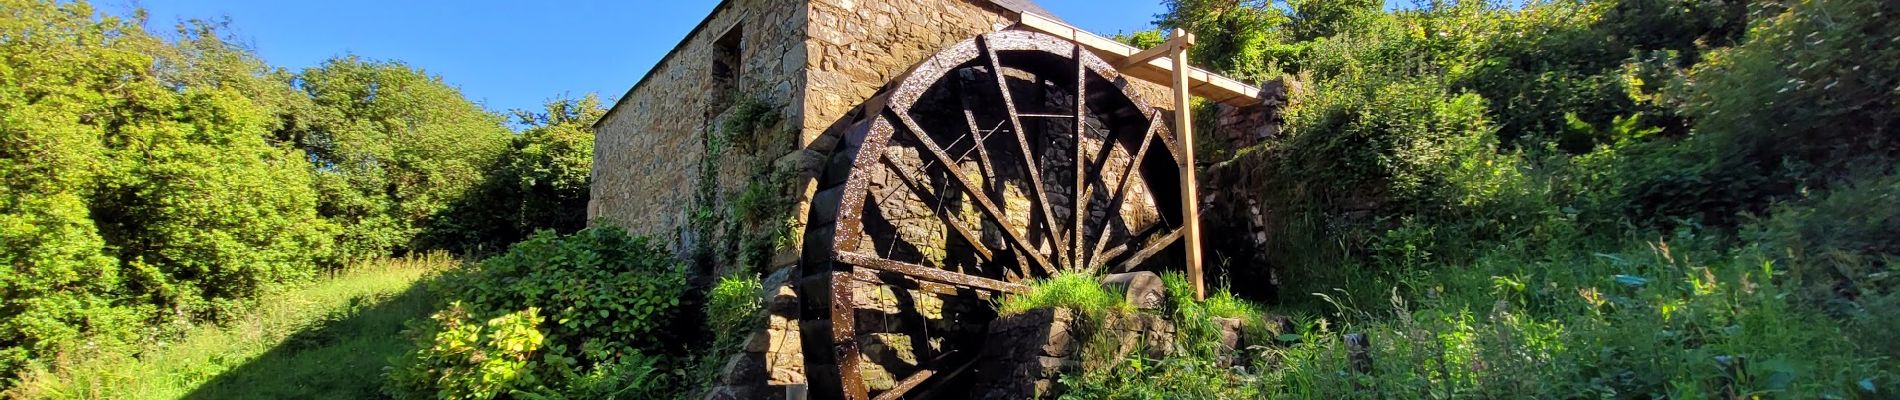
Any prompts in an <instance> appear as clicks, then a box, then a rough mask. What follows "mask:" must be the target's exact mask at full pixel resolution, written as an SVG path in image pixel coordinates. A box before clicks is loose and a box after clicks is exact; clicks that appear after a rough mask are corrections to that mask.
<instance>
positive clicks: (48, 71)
mask: <svg viewBox="0 0 1900 400" xmlns="http://www.w3.org/2000/svg"><path fill="white" fill-rule="evenodd" d="M143 18H144V16H143V14H142V12H141V13H139V14H135V15H129V16H126V15H109V14H101V13H98V12H96V11H95V10H94V9H93V7H92V6H91V5H90V4H87V3H86V2H83V1H61V2H52V1H37V0H0V265H6V266H7V268H4V269H0V388H6V387H9V386H12V385H13V384H15V383H17V382H18V381H17V379H16V377H17V373H19V372H21V371H25V370H28V369H59V368H63V366H62V365H61V364H63V363H66V362H67V361H70V360H85V359H94V358H112V357H119V356H124V355H134V354H139V355H152V356H156V355H154V354H155V353H152V352H153V351H155V350H151V349H155V348H160V347H163V345H166V344H168V343H169V342H170V341H172V340H173V339H175V338H178V337H179V336H180V334H182V333H186V332H187V331H190V330H191V329H194V328H191V327H194V326H199V325H200V324H202V323H220V322H222V323H237V322H239V320H238V319H237V318H239V316H241V315H245V314H244V313H245V312H244V310H246V309H249V308H251V307H252V305H254V304H256V301H257V299H259V298H262V297H265V296H271V295H273V294H276V293H281V292H283V291H284V290H288V289H289V288H293V287H297V286H299V285H303V284H307V283H310V282H312V281H314V280H317V278H318V277H320V276H325V275H329V274H335V273H337V272H339V271H341V270H342V269H343V268H344V266H346V265H351V264H352V263H356V262H361V261H364V260H374V259H380V258H384V257H389V256H392V255H400V254H408V253H413V252H419V251H424V250H436V249H440V250H448V251H452V252H456V253H467V254H481V253H491V252H495V251H498V250H499V249H500V248H501V247H502V246H504V245H506V244H508V243H511V242H514V241H516V240H519V239H521V238H523V237H526V236H527V235H528V234H529V233H532V232H534V231H535V230H537V229H555V230H560V231H564V232H567V231H574V230H577V229H579V228H580V227H581V226H582V225H583V221H582V219H583V218H584V214H585V205H584V202H585V201H586V188H587V174H588V170H589V168H590V163H591V157H592V152H593V149H592V146H593V134H592V132H591V131H589V130H587V129H586V128H585V126H586V124H587V123H591V121H592V120H593V118H594V117H595V116H598V115H599V114H600V113H601V112H602V110H601V106H600V104H599V102H598V101H597V100H595V99H594V98H593V97H591V96H589V97H586V98H582V99H572V100H556V101H553V102H551V103H550V104H549V105H548V107H547V109H546V110H544V111H542V110H537V111H517V112H515V116H516V117H517V119H519V120H520V121H519V123H520V124H519V126H521V127H522V130H521V131H519V132H511V131H510V130H509V128H508V127H507V125H505V123H504V118H503V117H502V116H501V115H498V114H495V113H492V112H489V111H487V110H484V109H483V108H482V107H480V106H478V105H476V104H474V103H472V102H470V101H469V100H468V99H466V98H465V97H463V95H462V94H461V93H460V91H459V90H457V89H456V88H454V87H452V86H450V85H448V84H446V83H444V82H443V81H442V79H441V78H440V77H437V76H434V75H430V74H428V73H426V72H425V71H423V70H421V69H417V68H414V67H411V66H409V65H406V64H403V63H401V62H397V61H380V60H368V59H363V58H360V57H356V56H351V55H344V56H339V57H336V58H334V59H331V60H329V61H327V62H324V63H322V64H321V65H318V66H315V67H311V68H306V69H304V70H301V71H290V70H286V69H283V68H271V67H269V66H266V65H265V64H264V63H263V62H262V61H261V60H259V59H258V58H257V57H256V56H255V55H254V54H253V53H252V52H250V51H249V50H247V49H245V48H242V47H239V46H237V45H235V44H233V43H234V41H232V40H229V39H228V38H227V37H226V36H225V34H224V29H225V28H224V27H223V26H222V25H221V24H218V23H211V22H205V21H189V22H185V23H181V24H179V25H177V26H176V29H175V30H172V31H167V32H148V31H146V30H145V29H144V28H142V27H143V26H145V25H146V21H144V20H143ZM63 360H64V361H63Z"/></svg>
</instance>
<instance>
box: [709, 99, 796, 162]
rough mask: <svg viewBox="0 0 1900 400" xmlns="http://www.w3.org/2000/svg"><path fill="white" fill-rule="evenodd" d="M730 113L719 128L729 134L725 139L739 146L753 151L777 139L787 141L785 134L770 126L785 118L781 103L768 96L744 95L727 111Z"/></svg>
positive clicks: (761, 148)
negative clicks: (781, 111) (767, 98)
mask: <svg viewBox="0 0 1900 400" xmlns="http://www.w3.org/2000/svg"><path fill="white" fill-rule="evenodd" d="M726 112H727V114H726V117H725V119H724V120H722V121H720V125H719V131H720V132H721V133H723V136H724V137H725V143H727V144H731V145H732V146H734V148H735V149H737V150H739V151H741V152H745V153H753V152H757V151H759V150H766V146H769V145H771V144H772V143H774V142H778V143H784V142H783V141H784V140H786V139H787V138H786V137H784V135H780V134H775V133H776V132H774V131H772V130H768V129H767V128H771V127H772V126H773V125H777V124H778V123H779V122H780V121H783V120H784V118H785V117H784V115H783V114H780V112H779V107H778V106H777V105H774V104H772V103H771V102H768V101H766V100H764V99H761V98H758V97H752V96H747V97H743V98H740V99H739V101H738V103H737V104H735V105H733V106H732V109H731V110H729V111H726Z"/></svg>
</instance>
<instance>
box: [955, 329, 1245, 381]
mask: <svg viewBox="0 0 1900 400" xmlns="http://www.w3.org/2000/svg"><path fill="white" fill-rule="evenodd" d="M1079 318H1080V317H1079V316H1077V315H1076V313H1075V312H1074V311H1072V310H1069V309H1066V308H1045V309H1036V310H1030V311H1028V312H1024V313H1022V314H1017V315H1011V316H1008V317H1003V318H999V319H997V320H996V322H992V323H990V327H989V339H988V346H987V347H985V348H984V349H983V355H982V356H981V357H982V358H981V359H980V360H979V361H978V364H977V368H976V371H975V373H976V375H977V378H976V381H975V382H974V387H973V388H972V389H971V396H970V397H971V398H975V399H1029V398H1055V397H1057V396H1059V395H1061V393H1062V392H1063V387H1062V386H1061V385H1060V382H1059V380H1058V378H1060V377H1061V376H1062V374H1065V373H1072V372H1078V371H1079V370H1080V368H1082V367H1083V362H1084V360H1085V359H1087V357H1107V359H1105V360H1097V361H1096V362H1100V363H1103V364H1102V365H1112V364H1114V363H1115V362H1116V361H1117V360H1121V359H1123V358H1124V357H1128V356H1140V357H1149V358H1161V357H1166V356H1167V355H1168V354H1170V353H1172V351H1173V348H1174V324H1173V323H1170V322H1168V320H1166V319H1163V318H1161V317H1160V316H1158V315H1152V314H1143V313H1133V314H1111V315H1110V316H1109V317H1108V319H1107V320H1106V321H1096V322H1095V323H1094V325H1095V326H1093V327H1088V326H1084V324H1085V322H1084V321H1081V320H1080V319H1079ZM1236 337H1238V335H1237V334H1236ZM1098 338H1099V339H1100V340H1097V339H1098ZM1091 342H1093V343H1096V344H1098V345H1106V346H1113V347H1112V348H1106V349H1091V350H1090V351H1096V350H1100V351H1105V354H1085V352H1084V351H1083V350H1084V345H1085V344H1090V343H1091ZM1136 351H1140V352H1141V354H1139V355H1136V354H1135V352H1136Z"/></svg>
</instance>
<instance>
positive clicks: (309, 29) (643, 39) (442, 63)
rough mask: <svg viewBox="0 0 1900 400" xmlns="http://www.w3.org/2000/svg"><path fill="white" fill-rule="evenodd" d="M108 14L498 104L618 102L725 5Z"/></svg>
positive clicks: (109, 7)
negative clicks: (388, 63)
mask: <svg viewBox="0 0 1900 400" xmlns="http://www.w3.org/2000/svg"><path fill="white" fill-rule="evenodd" d="M94 1H95V3H94V5H95V6H96V7H98V8H100V9H101V10H102V11H107V12H112V13H114V14H120V15H125V14H126V13H128V11H129V10H131V9H133V8H134V7H144V8H145V9H147V10H148V11H149V12H150V13H151V14H150V15H151V18H150V20H149V21H148V22H147V28H148V29H150V30H152V31H154V32H170V28H171V26H172V25H174V24H175V23H176V22H177V21H180V20H183V19H188V18H205V19H215V18H223V17H228V18H230V21H231V27H232V33H234V34H235V35H236V36H237V37H238V38H239V39H240V40H241V41H243V42H245V43H246V44H247V45H248V46H249V47H251V48H252V49H254V50H256V51H257V53H258V54H259V55H261V56H262V57H263V58H264V60H265V61H267V62H269V63H270V64H271V65H273V66H280V67H286V68H290V69H292V70H299V69H303V68H304V67H310V66H315V65H317V64H319V63H322V62H323V60H326V59H329V58H331V57H333V56H336V55H341V54H345V53H355V54H357V55H361V56H364V57H368V58H375V59H384V60H401V61H404V62H406V63H408V64H409V65H410V66H413V67H419V68H422V69H424V70H426V71H428V72H429V73H431V74H436V75H441V76H442V77H443V79H444V80H446V81H448V82H449V83H450V84H452V85H455V86H458V87H460V88H462V91H463V93H464V94H465V95H467V96H468V97H469V99H471V100H474V101H476V102H477V103H481V104H483V105H484V106H486V107H488V108H489V109H491V110H495V111H504V110H509V109H515V108H527V109H538V107H539V106H540V104H541V103H543V102H545V101H546V100H547V99H550V98H553V97H556V96H559V95H562V94H568V95H572V96H579V95H582V94H585V93H588V92H595V93H600V94H601V96H602V97H605V98H612V97H617V96H619V95H620V94H621V93H623V92H624V91H626V90H627V88H628V87H630V86H632V85H633V84H634V82H635V81H637V80H639V79H640V76H641V75H643V74H645V73H646V71H647V69H648V68H651V67H652V66H653V64H654V63H655V62H658V61H659V59H660V57H661V56H663V55H665V54H666V52H667V50H671V49H672V48H673V45H674V44H676V43H678V42H679V40H680V39H681V38H682V37H685V35H686V33H687V31H688V30H690V29H692V28H693V26H694V25H697V24H698V23H699V21H700V19H702V18H704V17H705V16H706V13H707V12H709V11H711V10H712V7H713V6H714V5H715V4H717V3H718V2H717V1H715V0H676V1H653V0H622V1H606V0H602V1H487V0H483V1H444V0H379V1H365V0H322V1H273V0H142V1H140V0H94ZM1038 2H1039V3H1040V4H1042V6H1043V7H1044V8H1047V9H1049V10H1050V12H1052V13H1055V14H1057V15H1058V16H1060V17H1062V18H1063V19H1065V20H1068V21H1069V22H1070V23H1073V24H1076V25H1077V26H1080V27H1082V28H1085V29H1089V30H1091V31H1095V32H1100V33H1104V34H1111V33H1115V32H1119V31H1134V30H1139V29H1143V28H1145V27H1147V26H1148V25H1149V23H1150V22H1151V21H1152V20H1153V19H1154V15H1155V14H1157V13H1160V12H1161V11H1162V7H1161V5H1160V3H1159V0H1039V1H1038Z"/></svg>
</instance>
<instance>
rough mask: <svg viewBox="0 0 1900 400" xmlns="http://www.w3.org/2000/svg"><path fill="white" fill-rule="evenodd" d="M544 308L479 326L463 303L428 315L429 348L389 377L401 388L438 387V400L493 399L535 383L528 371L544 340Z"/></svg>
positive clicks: (426, 332) (416, 352)
mask: <svg viewBox="0 0 1900 400" xmlns="http://www.w3.org/2000/svg"><path fill="white" fill-rule="evenodd" d="M540 311H541V310H540V309H538V308H534V307H529V308H528V309H526V310H522V311H520V312H514V313H508V314H505V315H502V316H499V317H495V318H492V319H489V320H487V322H480V320H477V319H474V318H475V317H473V316H471V315H470V314H469V312H468V309H466V308H464V307H463V306H462V303H461V302H454V303H450V304H449V308H448V309H447V310H444V311H441V312H437V313H435V315H431V316H429V320H430V321H432V322H433V324H429V325H426V326H427V327H428V330H427V331H425V332H423V333H422V334H421V335H422V336H424V337H427V339H426V341H425V342H426V343H428V344H429V345H430V347H427V348H423V349H418V350H416V351H414V352H412V353H410V354H411V357H413V358H412V359H409V360H404V361H405V362H409V363H412V364H410V366H409V367H408V368H402V369H396V370H393V371H392V372H391V374H390V375H391V376H390V380H391V382H393V383H394V384H395V385H398V386H403V387H434V388H436V390H435V393H434V396H433V397H435V398H439V399H490V398H495V397H496V396H498V395H501V394H506V393H508V392H509V391H510V390H511V389H514V388H517V387H523V386H527V385H531V384H533V383H535V381H536V377H535V376H534V372H535V371H533V370H530V369H529V368H528V364H529V363H530V362H531V361H530V360H531V359H532V358H534V355H535V352H536V351H538V350H540V349H541V346H542V345H543V340H544V339H545V337H543V336H542V333H541V332H540V330H539V326H540V325H541V320H542V319H541V315H540Z"/></svg>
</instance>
